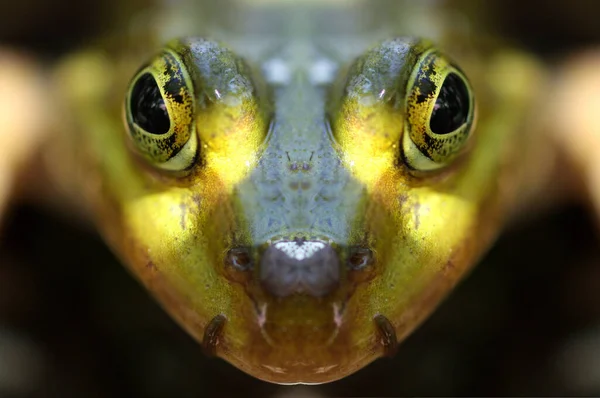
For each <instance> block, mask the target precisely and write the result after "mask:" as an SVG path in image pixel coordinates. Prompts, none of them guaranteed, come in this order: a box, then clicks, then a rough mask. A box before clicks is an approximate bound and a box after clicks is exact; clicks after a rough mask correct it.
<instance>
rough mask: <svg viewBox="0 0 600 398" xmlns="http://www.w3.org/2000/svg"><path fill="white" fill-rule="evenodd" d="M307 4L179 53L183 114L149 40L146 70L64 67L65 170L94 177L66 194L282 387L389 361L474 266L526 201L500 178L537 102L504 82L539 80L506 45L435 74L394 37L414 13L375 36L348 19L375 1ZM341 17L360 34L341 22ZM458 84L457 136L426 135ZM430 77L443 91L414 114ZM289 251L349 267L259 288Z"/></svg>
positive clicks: (121, 63)
mask: <svg viewBox="0 0 600 398" xmlns="http://www.w3.org/2000/svg"><path fill="white" fill-rule="evenodd" d="M369 4H371V3H369ZM312 7H313V8H311V7H308V6H304V7H302V8H298V9H295V11H294V9H292V8H291V6H281V7H280V8H276V7H274V6H269V7H265V8H260V7H254V8H252V9H250V10H243V11H244V12H242V13H241V15H245V16H246V18H244V21H245V22H244V23H243V24H242V23H240V21H237V23H236V22H235V21H234V22H231V21H229V20H227V19H226V18H223V20H222V21H221V20H218V21H217V22H216V24H220V27H219V29H214V30H213V31H212V35H211V36H213V37H216V38H218V39H222V40H223V43H224V44H217V43H215V42H212V41H206V40H204V39H198V38H186V39H181V40H176V41H171V42H169V44H168V45H167V48H168V50H167V51H168V53H169V54H174V55H175V58H176V59H178V61H176V65H177V66H178V67H179V68H181V70H184V71H185V72H184V75H185V76H183V77H182V75H181V73H179V72H177V73H179V74H177V73H176V74H177V76H178V79H179V81H180V83H181V82H182V81H183V84H180V86H178V88H177V90H176V93H178V94H182V95H183V96H184V98H185V100H184V101H183V102H184V105H185V106H183V105H182V106H181V107H180V108H177V106H178V105H177V104H175V103H174V102H173V100H172V97H173V95H174V93H175V92H174V91H172V90H171V89H167V88H165V87H166V86H167V84H168V83H169V82H171V81H172V79H173V78H174V77H173V76H174V74H173V73H174V72H172V71H173V69H172V68H171V69H169V67H167V66H165V64H164V58H163V57H164V56H163V55H162V54H164V52H161V51H160V47H154V45H153V44H151V45H150V47H153V49H152V50H151V52H150V53H149V54H150V55H151V53H152V52H156V51H158V55H157V56H155V58H150V59H151V60H150V61H149V63H148V61H146V64H144V59H146V60H147V59H148V55H149V54H148V53H146V52H145V50H144V51H141V53H143V54H138V53H137V51H133V52H132V51H131V50H127V51H120V50H119V51H115V52H102V53H98V52H88V53H85V54H80V55H77V56H75V57H73V58H72V59H70V60H68V61H65V63H63V65H62V66H61V67H59V69H58V72H57V81H58V84H60V86H61V87H68V88H69V89H67V90H64V92H63V93H62V94H61V98H60V100H61V102H63V103H66V104H67V105H66V108H65V109H66V113H65V117H64V118H63V123H64V124H65V125H66V126H67V127H65V126H63V131H64V132H65V134H66V136H65V137H63V138H64V139H62V140H56V143H58V142H60V143H61V145H63V147H62V151H61V152H60V153H61V156H62V160H61V162H62V163H68V162H67V161H66V159H71V160H72V162H74V163H77V164H78V167H77V170H80V169H82V167H83V169H82V170H84V172H83V173H81V174H79V175H77V176H74V177H73V176H71V177H73V178H71V180H73V181H75V182H74V183H73V185H72V186H71V188H72V189H73V190H74V191H76V192H78V193H80V194H83V198H82V200H83V201H84V203H86V206H87V209H88V210H89V212H90V213H91V214H93V219H94V220H95V222H96V224H97V225H98V228H99V230H100V231H101V233H102V234H103V236H104V237H105V239H106V240H107V242H108V243H109V244H110V245H111V247H112V248H113V249H114V250H115V252H116V253H117V254H118V255H119V256H120V257H121V258H122V260H123V262H124V264H126V266H127V267H128V268H129V269H130V270H131V271H132V272H133V273H134V274H135V275H136V276H137V277H138V278H139V279H140V281H141V282H142V283H143V284H144V285H145V286H146V287H147V288H148V289H149V290H150V291H151V292H152V293H153V294H154V295H155V296H156V298H157V300H158V301H159V302H160V303H161V304H162V305H163V306H164V308H165V309H166V310H167V311H168V312H169V313H170V314H172V316H173V317H174V318H175V319H177V320H178V321H179V322H180V324H181V325H182V326H183V327H184V328H185V329H186V330H188V331H189V333H190V334H192V335H193V336H194V337H196V338H197V339H198V340H199V341H200V342H202V344H203V345H204V347H205V348H206V350H207V351H208V352H210V353H213V354H216V355H218V356H220V357H222V358H224V359H225V360H227V361H229V362H231V363H232V364H234V365H235V366H237V367H238V368H240V369H241V370H243V371H245V372H247V373H249V374H251V375H254V376H256V377H258V378H261V379H263V380H267V381H271V382H277V383H323V382H329V381H333V380H336V379H339V378H341V377H345V376H347V375H348V374H350V373H352V372H354V371H356V370H358V369H360V368H361V367H363V366H365V365H367V364H368V363H370V362H371V361H373V360H374V359H376V358H377V357H379V356H381V355H389V354H393V351H394V349H395V346H396V344H397V342H398V341H401V340H402V339H403V338H404V337H406V336H407V335H408V334H409V333H410V332H411V331H412V330H413V329H414V328H415V327H416V326H418V324H419V323H420V322H421V321H422V320H423V319H425V318H426V316H427V315H428V314H429V313H430V312H431V311H432V310H433V309H434V308H435V306H436V305H437V304H438V303H439V301H440V300H441V299H442V298H443V297H444V296H445V295H446V294H447V293H448V292H449V291H450V289H451V288H452V287H453V286H454V285H455V284H456V282H457V281H458V280H459V279H460V278H461V277H462V276H463V275H464V274H465V273H466V271H468V270H469V269H470V268H471V267H472V266H473V264H474V263H475V262H476V260H477V259H478V258H479V256H480V255H481V254H482V253H483V252H484V251H485V249H486V248H487V247H488V246H489V245H490V243H491V241H492V239H493V238H494V236H495V235H496V233H497V231H498V230H499V228H500V227H501V220H502V219H503V218H504V215H505V213H506V210H507V209H508V208H509V207H510V206H511V205H512V203H514V201H515V200H516V197H515V192H516V190H517V189H518V186H517V185H515V184H512V183H511V184H507V183H506V181H507V179H506V178H505V177H506V176H507V175H511V176H513V177H516V175H515V170H514V169H511V168H510V167H509V166H508V165H510V164H512V162H511V158H510V156H511V154H513V153H514V151H513V148H514V147H513V145H520V146H521V147H522V148H524V145H526V142H523V141H520V142H518V143H517V142H516V137H519V136H521V135H522V134H521V133H522V127H521V126H522V125H523V122H524V117H525V115H526V113H527V109H528V106H529V104H530V103H531V102H532V100H533V97H532V95H530V94H529V93H531V92H535V91H536V90H531V91H527V92H525V91H524V89H523V88H522V87H514V86H511V85H503V84H496V82H497V80H495V79H496V78H498V79H499V78H501V76H507V75H509V74H510V75H512V76H516V77H520V78H522V79H523V80H526V81H529V82H531V84H534V83H536V82H538V81H540V79H537V77H538V76H539V74H540V72H539V70H538V69H537V68H538V67H537V65H536V64H535V63H534V62H533V61H531V60H530V59H529V58H527V57H525V56H523V55H521V54H518V53H512V52H506V53H501V52H497V53H489V52H488V53H487V54H486V55H485V56H484V55H483V54H479V53H477V52H473V51H471V50H472V49H467V50H465V49H464V48H462V49H461V50H460V51H453V50H452V48H451V46H443V47H444V48H443V50H441V49H440V50H439V51H440V53H439V55H436V57H437V58H435V62H434V63H433V64H431V65H429V68H430V69H423V63H422V62H421V61H422V60H423V56H424V54H426V53H428V51H430V50H436V51H438V50H437V49H438V47H436V46H435V45H433V44H432V43H431V42H429V41H424V40H421V39H415V38H409V37H406V36H398V34H399V33H400V34H407V33H409V34H412V33H415V32H411V31H410V29H408V30H404V31H403V29H400V27H401V26H403V25H402V21H398V23H397V24H395V25H391V26H394V29H389V30H386V31H382V30H381V29H380V30H378V31H376V33H369V27H368V26H363V25H361V24H360V23H358V22H357V21H358V20H357V19H352V18H356V16H357V15H360V13H361V12H365V10H363V9H360V8H357V9H356V10H354V11H344V12H347V14H343V11H342V10H339V9H335V8H327V7H325V6H323V8H318V7H319V6H317V5H313V6H312ZM398 7H399V6H398ZM203 11H205V12H204V13H198V14H194V13H193V12H192V11H190V10H186V12H187V14H186V16H187V20H193V18H192V17H193V16H194V15H198V18H199V20H202V18H205V19H204V20H205V21H206V20H211V19H210V18H207V13H206V10H203ZM292 11H294V12H292ZM378 12H382V13H383V14H385V9H383V11H382V10H379V11H378ZM383 14H382V15H383ZM408 15H411V14H410V13H409V14H408ZM332 16H336V17H338V18H347V19H346V20H352V21H353V22H356V23H355V24H348V26H344V27H343V28H342V27H341V26H332V27H330V26H328V21H331V18H332ZM397 17H398V14H396V13H392V14H390V15H387V17H386V18H387V19H385V20H383V19H379V21H384V22H382V23H383V24H387V23H389V22H393V21H395V20H396V18H397ZM379 18H383V17H381V15H380V16H379ZM223 21H229V22H227V23H226V22H223ZM287 21H290V22H289V23H287ZM213 22H214V21H213ZM258 22H260V23H258ZM211 26H212V25H211ZM349 26H350V27H349ZM386 26H387V25H386ZM179 28H180V29H181V30H186V31H185V32H181V33H184V34H185V35H196V34H206V32H198V31H196V30H189V31H187V28H189V26H186V24H185V23H182V24H181V25H180V26H179ZM210 29H213V28H212V27H210ZM278 29H279V30H278ZM338 30H339V31H338ZM166 31H169V32H170V33H169V34H171V33H173V31H172V30H169V29H166ZM257 31H259V32H260V34H259V33H257ZM265 31H266V32H267V33H264V32H265ZM177 33H178V34H179V33H180V32H179V31H178V32H177ZM416 33H421V34H423V32H416ZM380 37H399V38H398V39H394V40H388V41H384V42H380V43H379V44H377V43H378V41H377V40H378V39H379V38H380ZM432 39H434V41H435V42H437V43H440V42H442V43H443V41H444V40H443V39H442V38H441V37H432ZM436 39H437V40H436ZM158 41H162V38H160V39H159V40H158ZM442 52H443V54H451V55H452V57H453V60H452V61H451V60H450V58H448V57H447V56H445V55H442ZM361 53H362V55H360V54H361ZM99 54H102V55H99ZM357 56H359V58H356V57H357ZM242 59H245V61H244V60H242ZM142 65H150V67H151V68H155V69H152V71H154V72H152V73H153V76H154V77H155V79H156V82H157V85H158V87H160V88H161V90H162V91H161V93H162V96H163V98H164V99H165V103H166V104H167V108H168V111H169V116H170V118H171V130H170V131H169V133H168V134H170V135H173V137H174V138H173V139H172V140H171V141H168V140H167V141H165V140H164V138H165V137H166V136H164V137H161V136H160V135H156V134H146V138H145V139H141V138H140V136H141V135H143V134H144V133H139V132H138V133H135V131H134V130H135V129H136V127H135V125H136V123H135V119H134V116H132V111H131V106H130V104H131V96H132V94H131V93H132V92H133V91H132V87H134V86H135V82H136V81H137V77H139V76H140V74H137V75H136V72H135V71H136V70H140V67H142ZM454 65H460V68H461V70H462V71H464V76H463V75H462V72H461V70H459V69H458V68H457V67H455V66H454ZM430 70H434V71H436V76H437V77H431V76H430V75H429V72H427V71H430ZM448 73H456V74H459V75H460V76H461V78H462V79H464V80H463V81H464V84H465V85H466V88H467V90H468V92H469V95H470V97H469V98H471V99H472V101H473V103H472V104H471V105H470V109H471V111H470V112H469V115H468V119H467V121H466V124H465V125H464V126H463V127H462V130H461V131H459V132H457V133H456V134H454V133H453V134H450V135H455V136H456V138H454V139H449V138H448V136H450V135H448V136H439V135H435V134H433V135H432V133H431V131H430V130H428V128H427V126H428V123H427V122H428V120H429V118H430V116H431V109H432V107H433V105H434V104H435V100H436V96H437V94H438V93H439V89H440V87H441V86H442V84H443V82H444V78H445V76H447V74H448ZM133 76H137V77H135V78H133V80H131V79H132V77H133ZM419 76H421V77H419ZM423 76H426V77H425V78H428V79H429V78H430V79H432V80H431V81H432V82H433V83H434V86H435V87H437V91H436V90H434V91H432V92H430V93H424V94H427V95H428V99H427V100H426V101H425V102H424V103H420V104H418V103H417V102H415V98H416V96H417V95H418V94H423V93H422V92H420V91H414V90H415V87H417V86H418V85H417V84H416V82H417V79H419V78H424V77H423ZM465 76H467V77H468V80H467V78H466V77H465ZM534 77H535V78H534ZM436 79H437V80H436ZM92 81H93V82H94V84H93V85H90V84H89V82H92ZM536 84H537V83H536ZM128 85H129V88H128ZM82 86H85V87H88V86H93V87H89V88H82ZM421 89H422V88H421ZM168 90H171V91H168ZM123 98H126V100H125V104H126V106H125V109H123ZM492 110H493V111H492ZM123 115H124V118H125V123H123ZM475 119H477V120H476V122H475ZM472 123H473V125H471V124H472ZM424 134H429V135H430V136H431V137H430V139H425V138H423V137H424ZM190 137H194V140H197V141H196V142H195V143H193V144H189V145H186V144H187V143H188V142H190ZM161 140H162V141H164V142H172V143H174V144H172V145H174V146H169V145H165V144H164V143H161V142H160V141H161ZM57 146H58V145H57ZM75 149H76V150H75ZM82 155H83V156H82ZM177 156H179V157H177ZM174 157H177V159H176V161H174V162H173V163H170V165H167V166H165V164H166V163H165V161H166V160H168V159H171V158H174ZM56 163H58V162H56ZM55 167H56V165H55ZM63 171H64V170H63ZM61 178H62V179H63V180H66V179H67V178H66V177H65V176H64V173H63V174H61ZM512 181H518V178H512ZM282 239H285V240H287V241H294V240H296V241H302V240H314V241H318V242H325V243H326V244H329V245H331V247H332V248H333V250H334V251H335V252H336V253H337V257H338V263H336V264H338V265H337V268H336V270H337V271H332V269H333V268H331V267H329V268H327V267H326V266H323V267H322V268H327V272H324V271H322V270H321V271H318V270H317V271H314V270H313V271H314V273H313V274H312V275H313V276H314V275H316V276H315V278H316V282H314V281H313V282H310V281H308V279H309V276H308V274H306V275H304V276H303V277H302V278H304V279H303V281H304V282H305V284H304V285H294V286H292V287H291V288H290V284H289V283H287V282H286V281H285V278H287V277H288V276H289V275H287V274H286V273H285V272H282V271H280V270H281V269H282V268H281V267H282V265H281V263H278V262H275V264H276V265H275V266H274V267H275V268H273V269H274V270H275V271H273V272H274V276H273V275H271V279H269V280H268V282H265V280H266V279H268V278H266V277H265V276H264V275H263V274H261V264H262V263H261V259H262V257H263V256H265V253H266V250H267V249H268V248H269V247H270V246H273V245H274V244H275V243H276V242H278V241H280V240H282ZM322 263H324V262H319V264H321V265H322ZM277 267H279V268H277ZM262 271H264V269H263V270H262ZM328 272H329V273H328ZM332 272H334V273H336V275H337V276H336V277H332V276H331V275H332V274H331V273H332ZM286 275H287V276H286ZM332 281H333V282H332ZM286 283H287V284H286ZM311 283H312V285H311ZM282 286H283V289H284V290H285V291H286V293H285V294H281V292H280V291H279V292H280V293H274V291H277V288H282ZM299 286H300V287H299ZM307 286H308V287H307ZM315 286H316V287H315ZM311 287H313V288H315V289H313V290H311ZM286 289H287V290H286Z"/></svg>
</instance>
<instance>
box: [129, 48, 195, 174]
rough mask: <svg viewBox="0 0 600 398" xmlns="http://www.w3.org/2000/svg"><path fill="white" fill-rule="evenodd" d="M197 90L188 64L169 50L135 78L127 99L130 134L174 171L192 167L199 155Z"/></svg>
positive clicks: (145, 153)
mask: <svg viewBox="0 0 600 398" xmlns="http://www.w3.org/2000/svg"><path fill="white" fill-rule="evenodd" d="M194 107H195V103H194V91H193V85H192V83H191V80H190V77H189V75H188V73H187V71H186V68H185V65H184V64H183V62H182V61H181V59H180V58H179V57H178V55H177V54H175V53H174V52H172V51H170V50H165V52H163V53H162V54H160V55H158V56H157V57H155V58H154V59H153V60H152V61H151V62H150V63H149V64H148V66H146V67H144V68H142V70H140V71H139V72H138V73H137V75H136V76H135V77H134V78H133V80H132V81H131V84H130V87H129V90H128V94H127V98H126V100H125V113H126V119H127V126H128V129H129V135H130V137H131V139H132V142H133V146H134V147H135V149H136V150H137V152H138V153H139V154H140V155H142V156H143V157H144V158H146V159H147V160H148V161H149V162H150V163H151V164H152V165H154V166H156V167H158V168H161V169H164V170H172V171H181V170H185V169H188V168H190V167H191V166H192V165H193V164H194V161H195V160H196V158H197V151H198V138H197V134H196V132H195V126H194V123H193V120H194Z"/></svg>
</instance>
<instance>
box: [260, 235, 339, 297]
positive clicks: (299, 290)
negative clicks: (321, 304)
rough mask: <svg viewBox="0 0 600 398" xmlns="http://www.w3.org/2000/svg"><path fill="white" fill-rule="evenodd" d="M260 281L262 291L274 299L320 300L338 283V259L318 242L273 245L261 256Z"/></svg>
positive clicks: (294, 241)
mask: <svg viewBox="0 0 600 398" xmlns="http://www.w3.org/2000/svg"><path fill="white" fill-rule="evenodd" d="M260 280H261V283H262V285H263V287H264V288H265V290H267V291H268V292H269V293H271V294H273V295H275V296H278V297H286V296H290V295H292V294H307V295H310V296H314V297H322V296H325V295H327V294H328V293H330V292H331V291H332V290H333V289H334V288H335V287H336V286H337V285H338V283H339V280H340V261H339V257H338V254H337V252H336V250H335V249H334V248H333V247H332V246H331V245H330V244H329V243H326V242H323V241H320V240H283V241H279V242H275V243H273V244H271V245H269V247H267V249H266V250H265V251H264V253H263V254H262V256H261V259H260Z"/></svg>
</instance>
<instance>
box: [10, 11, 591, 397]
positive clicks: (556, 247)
mask: <svg viewBox="0 0 600 398" xmlns="http://www.w3.org/2000/svg"><path fill="white" fill-rule="evenodd" d="M136 1H137V2H138V3H140V2H141V1H142V0H129V1H128V2H122V5H117V4H118V3H121V2H117V0H108V1H102V2H101V1H92V0H82V1H79V2H71V1H69V0H54V1H51V2H49V1H44V0H21V1H11V2H5V4H3V7H2V8H3V9H2V13H1V14H0V44H2V45H9V46H15V47H18V48H22V49H26V50H29V51H32V52H33V53H35V54H39V55H42V56H43V57H47V58H54V57H57V56H60V55H61V54H62V53H64V52H67V51H70V50H71V49H73V48H76V47H78V46H80V45H84V44H85V43H86V42H87V41H89V40H91V38H93V37H96V36H98V35H102V34H103V33H104V32H106V31H108V30H110V29H111V26H113V25H117V24H119V23H121V22H122V21H120V20H119V18H127V15H129V14H128V11H127V12H118V13H115V11H114V10H116V9H118V10H125V8H123V7H131V9H135V7H136V6H137V4H136ZM465 2H471V3H472V4H474V5H475V7H480V8H481V7H489V9H491V10H493V12H491V13H490V12H488V11H487V9H486V10H482V12H483V11H486V14H490V15H494V18H493V19H490V20H489V21H488V20H486V22H485V23H486V24H489V28H490V29H493V30H495V31H496V32H498V33H499V34H501V35H502V36H503V37H505V38H506V39H507V40H509V41H513V42H515V43H518V44H519V45H521V46H523V47H525V48H528V49H530V50H532V51H534V52H536V53H538V54H539V55H540V56H542V57H545V58H547V59H548V60H556V59H559V58H560V57H562V56H564V55H566V54H568V53H571V52H574V51H577V50H580V49H583V48H586V47H589V46H592V45H594V44H599V43H600V29H598V23H597V19H598V15H600V3H599V2H597V1H593V0H587V1H586V0H575V1H573V0H570V1H567V0H554V1H551V0H548V1H541V0H540V1H523V0H494V1H490V0H486V1H475V0H471V1H469V0H465ZM599 238H600V236H599V234H597V230H596V226H595V225H594V224H593V223H592V219H591V217H590V214H588V212H587V211H586V209H584V208H583V207H581V206H577V205H572V206H566V207H563V208H559V209H556V210H554V211H553V212H551V213H547V214H545V215H542V216H540V217H536V218H535V219H534V220H532V221H531V222H528V223H522V224H519V225H517V226H513V227H512V228H511V229H510V230H509V231H508V232H506V233H505V234H504V235H503V236H502V237H501V239H500V241H499V242H498V244H497V245H496V246H495V247H494V248H493V249H492V251H491V252H490V253H489V255H487V256H486V258H485V260H484V261H483V262H482V263H481V264H480V265H479V266H478V267H477V268H476V269H475V271H474V272H473V273H472V274H471V275H470V276H469V277H468V278H467V279H466V280H465V281H464V282H463V283H461V285H460V286H459V287H458V288H457V289H456V291H455V292H454V293H453V294H452V295H451V297H450V298H449V299H448V300H447V301H446V302H445V303H444V304H443V305H442V306H441V307H440V309H439V310H438V311H437V312H436V313H435V314H434V315H433V316H432V317H431V318H430V319H429V320H428V321H427V322H426V323H425V324H424V325H423V327H421V328H420V329H419V330H418V331H417V332H416V333H414V334H413V335H412V336H411V337H409V338H408V339H407V340H406V341H405V342H404V343H403V344H402V345H401V347H400V350H399V352H398V355H397V356H396V357H395V358H394V359H387V360H379V361H377V362H375V363H374V364H372V365H371V366H369V367H367V368H366V369H364V370H362V371H360V372H358V373H356V374H355V375H353V376H350V377H348V378H346V379H344V380H341V381H339V382H335V383H331V384H327V385H322V386H314V387H284V386H276V385H271V384H267V383H263V382H260V381H258V380H255V379H253V378H251V377H249V376H246V375H245V374H243V373H241V372H240V371H238V370H236V369H235V368H233V367H232V366H230V365H228V364H226V363H224V362H222V361H220V360H218V359H207V358H205V357H204V356H203V354H202V352H201V350H200V347H199V346H198V344H197V343H195V342H194V341H192V339H191V338H190V337H188V336H187V335H186V334H185V333H184V332H183V331H182V330H181V329H180V328H179V327H178V326H177V325H175V324H174V323H173V322H172V321H171V320H170V319H169V318H168V317H167V316H166V315H165V314H164V313H163V311H162V310H161V309H160V308H159V307H158V306H157V305H156V304H155V303H154V302H153V301H152V299H151V298H149V296H148V295H147V294H146V292H145V291H143V290H142V289H141V287H140V286H138V284H137V283H136V282H135V281H134V280H133V278H131V277H130V276H129V275H128V274H127V273H126V271H125V270H124V269H123V268H122V267H121V266H120V265H119V264H118V263H117V262H116V260H115V259H114V258H113V256H112V255H111V254H110V253H109V252H108V250H107V249H106V248H105V246H104V245H103V243H102V242H101V241H100V239H99V238H98V237H97V236H96V235H94V234H93V233H92V232H88V231H85V230H83V229H81V228H80V227H78V226H76V225H74V224H72V223H70V222H68V221H66V220H65V219H63V218H60V217H59V216H56V215H53V214H51V213H50V212H46V211H44V210H40V209H37V208H34V207H30V206H21V207H17V208H15V209H13V211H12V212H11V214H10V216H9V219H8V223H7V225H5V226H4V231H3V233H2V239H0V259H1V260H0V398H4V397H60V398H68V397H90V398H93V397H128V398H136V397H144V398H145V397H148V398H154V397H182V398H185V397H201V396H202V397H204V396H236V395H244V396H259V397H286V396H289V397H291V396H314V397H319V396H324V397H325V396H389V395H412V396H429V395H470V396H477V395H486V396H490V395H495V396H498V395H531V396H536V395H537V396H539V395H548V396H550V395H552V396H558V395H600V294H599V292H600V246H599V245H598V239H599Z"/></svg>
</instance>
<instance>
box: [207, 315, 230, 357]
mask: <svg viewBox="0 0 600 398" xmlns="http://www.w3.org/2000/svg"><path fill="white" fill-rule="evenodd" d="M226 322H227V318H225V315H222V314H219V315H217V316H215V317H214V318H213V319H212V320H211V321H210V322H209V323H208V325H206V329H204V337H203V338H202V349H203V351H204V353H205V354H206V355H207V356H209V357H214V356H215V354H216V351H217V345H218V344H219V341H220V339H221V336H222V334H223V328H224V327H225V323H226Z"/></svg>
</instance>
